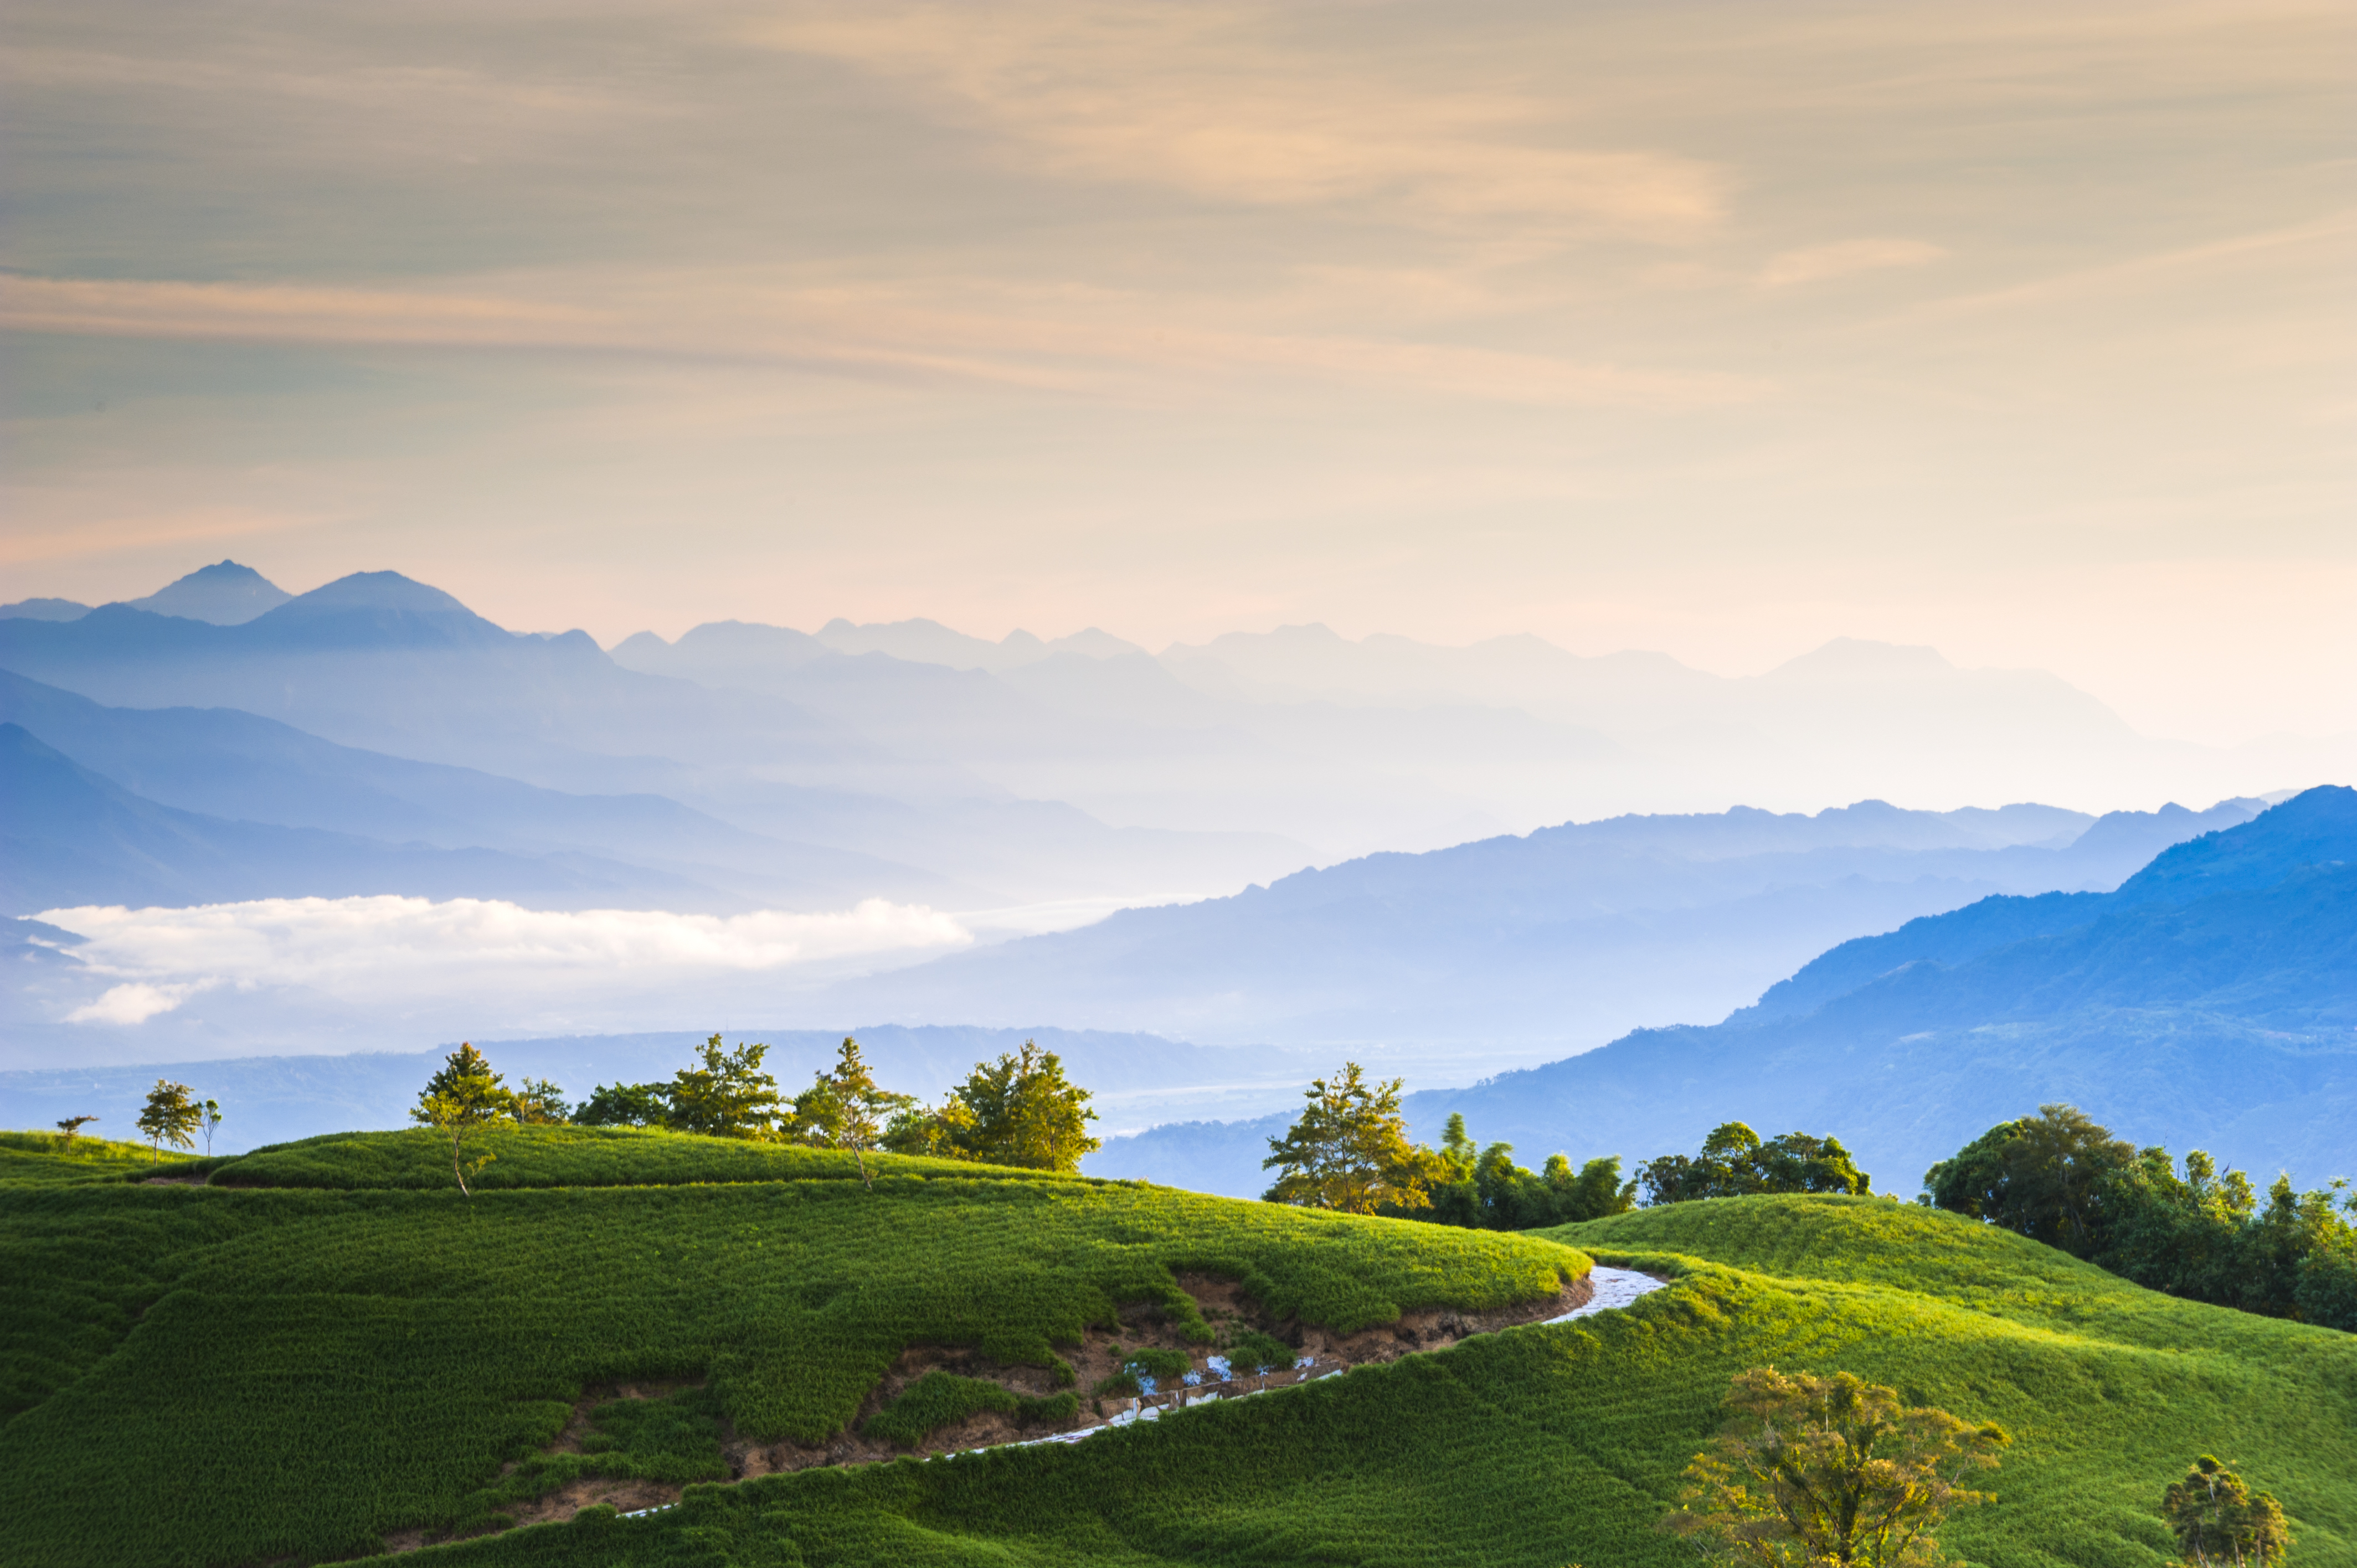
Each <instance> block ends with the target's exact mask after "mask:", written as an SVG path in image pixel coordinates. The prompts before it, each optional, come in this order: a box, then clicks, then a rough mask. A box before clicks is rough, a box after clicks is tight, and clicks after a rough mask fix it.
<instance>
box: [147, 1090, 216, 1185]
mask: <svg viewBox="0 0 2357 1568" xmlns="http://www.w3.org/2000/svg"><path fill="white" fill-rule="evenodd" d="M203 1116H204V1112H202V1111H200V1110H199V1109H198V1108H197V1105H196V1102H195V1101H192V1100H190V1099H189V1098H188V1085H187V1084H185V1083H172V1082H169V1081H167V1080H166V1079H160V1078H159V1079H156V1087H155V1088H153V1089H151V1090H148V1091H147V1104H146V1106H145V1109H143V1110H142V1111H141V1112H139V1123H138V1125H139V1130H140V1131H141V1132H142V1133H146V1134H147V1143H148V1146H149V1148H150V1149H151V1150H152V1151H153V1154H152V1155H151V1156H150V1162H149V1163H151V1164H152V1163H154V1161H155V1160H156V1159H161V1158H162V1157H163V1154H164V1145H165V1144H171V1145H172V1147H174V1148H176V1149H192V1148H195V1147H196V1139H195V1138H194V1137H193V1136H192V1135H191V1134H193V1133H195V1132H196V1130H197V1125H198V1123H199V1122H200V1121H201V1120H202V1119H203Z"/></svg>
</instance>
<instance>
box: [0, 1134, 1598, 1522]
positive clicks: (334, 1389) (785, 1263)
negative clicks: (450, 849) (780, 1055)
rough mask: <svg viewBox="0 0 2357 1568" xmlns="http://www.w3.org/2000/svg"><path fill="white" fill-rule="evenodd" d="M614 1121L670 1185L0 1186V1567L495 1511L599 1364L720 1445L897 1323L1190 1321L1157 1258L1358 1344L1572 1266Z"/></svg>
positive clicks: (986, 1348)
mask: <svg viewBox="0 0 2357 1568" xmlns="http://www.w3.org/2000/svg"><path fill="white" fill-rule="evenodd" d="M629 1137H630V1141H631V1142H632V1143H634V1144H636V1145H637V1147H636V1148H635V1149H634V1150H633V1151H632V1152H631V1155H630V1158H631V1159H632V1160H633V1161H635V1162H638V1163H639V1164H640V1165H641V1166H642V1167H643V1168H644V1169H646V1170H648V1171H650V1172H653V1173H657V1176H655V1177H653V1178H651V1179H664V1180H669V1181H671V1182H674V1183H679V1184H682V1185H670V1186H647V1187H612V1186H595V1185H585V1186H573V1187H525V1186H521V1185H519V1186H516V1187H510V1188H507V1189H496V1188H495V1189H492V1190H487V1191H484V1192H481V1193H480V1194H479V1196H477V1197H475V1198H474V1199H472V1200H471V1201H469V1200H467V1199H464V1198H461V1197H459V1196H458V1195H457V1192H456V1191H454V1190H447V1189H436V1190H419V1189H416V1188H414V1187H405V1186H400V1185H395V1186H390V1187H371V1186H364V1185H361V1179H360V1176H354V1175H353V1173H354V1172H355V1171H357V1172H360V1173H361V1174H362V1175H365V1174H367V1173H370V1172H373V1171H376V1170H379V1169H382V1170H385V1171H388V1172H390V1173H392V1174H391V1177H390V1178H389V1179H393V1180H396V1181H400V1180H405V1179H406V1177H405V1176H404V1175H403V1173H404V1172H405V1171H408V1170H409V1169H410V1164H409V1162H410V1161H411V1160H412V1159H413V1157H414V1156H413V1155H412V1153H411V1151H412V1150H413V1149H414V1148H415V1147H416V1146H417V1145H418V1144H422V1143H423V1140H422V1139H419V1138H414V1137H412V1136H410V1135H405V1134H380V1135H376V1136H374V1137H372V1138H371V1137H353V1138H347V1139H343V1140H339V1141H314V1142H312V1143H311V1144H304V1145H294V1146H292V1149H293V1150H294V1151H296V1153H298V1154H299V1160H296V1159H290V1158H289V1157H288V1151H280V1152H279V1153H278V1154H277V1155H252V1156H248V1157H247V1159H246V1160H241V1161H236V1162H228V1163H225V1164H223V1165H222V1166H221V1171H220V1172H219V1173H217V1174H218V1175H219V1176H220V1177H221V1178H222V1179H225V1180H234V1179H235V1174H236V1173H238V1172H240V1171H242V1170H245V1169H247V1168H248V1167H249V1164H250V1162H252V1163H254V1164H259V1165H261V1166H262V1168H264V1169H268V1168H270V1164H271V1162H273V1161H279V1162H281V1163H280V1164H279V1165H278V1166H277V1168H278V1169H279V1170H280V1171H281V1172H282V1173H285V1172H288V1171H292V1172H294V1173H296V1174H299V1175H301V1176H304V1177H305V1178H306V1179H307V1180H309V1181H311V1182H312V1183H314V1184H315V1185H311V1186H308V1187H268V1188H257V1187H234V1186H218V1185H217V1186H211V1187H146V1186H138V1185H130V1184H124V1183H117V1184H113V1185H59V1184H24V1185H16V1186H10V1187H0V1400H5V1403H0V1415H5V1417H7V1424H6V1425H5V1428H0V1521H5V1523H0V1563H9V1564H16V1563H24V1564H36V1563H38V1564H41V1565H43V1568H63V1565H67V1564H73V1563H93V1564H107V1565H110V1568H133V1565H144V1564H149V1563H187V1564H204V1565H212V1564H231V1563H254V1562H261V1561H267V1560H272V1559H278V1558H295V1559H305V1558H309V1559H320V1558H328V1557H332V1556H336V1555H339V1554H340V1555H350V1554H352V1553H355V1552H361V1551H365V1550H368V1549H370V1547H371V1543H372V1542H373V1541H376V1540H377V1539H378V1538H380V1537H381V1536H382V1535H383V1534H385V1533H386V1532H388V1531H391V1530H397V1529H402V1528H406V1527H414V1526H420V1525H436V1526H439V1525H447V1524H449V1523H453V1522H456V1521H457V1520H461V1519H464V1518H467V1517H470V1516H476V1515H479V1514H480V1513H482V1512H483V1511H485V1509H487V1508H491V1507H495V1506H496V1504H497V1503H498V1501H499V1500H500V1499H499V1498H498V1496H496V1495H495V1494H496V1493H497V1492H498V1491H499V1487H500V1482H499V1477H500V1468H501V1466H502V1465H503V1464H504V1463H506V1462H508V1461H511V1460H516V1459H521V1458H524V1457H525V1456H527V1455H532V1454H534V1453H536V1452H537V1451H539V1450H540V1449H542V1448H544V1446H545V1445H546V1444H548V1443H549V1442H550V1441H551V1440H552V1439H553V1438H554V1436H555V1434H557V1433H558V1431H559V1430H560V1429H561V1428H562V1427H563V1426H564V1424H565V1421H566V1419H567V1418H568V1417H569V1415H570V1414H571V1411H572V1404H573V1402H575V1401H576V1400H577V1399H578V1398H579V1397H580V1395H581V1393H582V1391H583V1390H584V1388H585V1387H588V1386H594V1385H597V1384H601V1383H606V1382H612V1381H619V1380H638V1379H662V1378H667V1377H668V1378H677V1379H703V1380H705V1388H706V1391H707V1393H708V1397H709V1399H710V1401H711V1402H712V1403H711V1406H710V1411H711V1413H712V1414H713V1415H714V1416H716V1418H719V1419H725V1420H726V1421H727V1422H729V1423H732V1424H733V1426H734V1428H735V1429H736V1431H737V1433H738V1434H742V1435H744V1436H746V1437H748V1438H750V1439H751V1440H753V1441H756V1442H768V1441H773V1440H776V1439H779V1438H793V1439H797V1440H801V1441H816V1440H819V1439H822V1438H824V1437H826V1436H828V1435H830V1434H834V1433H835V1432H837V1431H839V1430H841V1429H843V1428H844V1427H845V1424H846V1423H848V1422H850V1421H851V1420H852V1419H853V1418H854V1416H855V1415H856V1413H857V1411H858V1407H859V1405H860V1402H861V1401H862V1400H863V1399H864V1397H865V1396H866V1394H867V1392H868V1391H870V1390H871V1389H873V1388H874V1387H875V1386H876V1385H877V1382H878V1381H879V1380H880V1379H881V1378H882V1377H883V1375H884V1374H885V1372H886V1371H887V1369H888V1368H889V1367H890V1365H891V1364H892V1362H893V1361H894V1359H896V1358H897V1356H898V1355H899V1352H900V1350H901V1349H903V1348H906V1347H909V1346H911V1345H919V1344H938V1345H963V1346H972V1347H975V1348H979V1349H980V1350H981V1351H983V1352H984V1353H985V1354H986V1355H988V1356H990V1357H993V1358H996V1359H999V1360H1001V1361H1004V1362H1009V1363H1028V1364H1031V1365H1039V1366H1052V1365H1053V1364H1054V1362H1055V1359H1056V1357H1055V1351H1056V1347H1057V1346H1058V1345H1060V1344H1064V1345H1069V1344H1071V1343H1074V1342H1076V1341H1077V1340H1078V1339H1079V1337H1080V1335H1081V1332H1082V1328H1083V1326H1086V1325H1088V1324H1091V1323H1099V1324H1111V1323H1113V1322H1114V1321H1115V1320H1116V1308H1117V1306H1118V1305H1120V1304H1122V1303H1126V1302H1139V1301H1146V1302H1157V1303H1160V1304H1162V1305H1163V1306H1164V1307H1165V1309H1166V1311H1167V1312H1168V1314H1169V1315H1170V1316H1172V1317H1173V1318H1175V1319H1176V1320H1178V1322H1179V1324H1180V1325H1181V1326H1192V1327H1193V1328H1195V1329H1198V1330H1200V1332H1201V1333H1202V1334H1203V1335H1204V1336H1205V1337H1208V1336H1209V1329H1208V1326H1204V1325H1202V1323H1201V1320H1200V1317H1199V1316H1197V1314H1196V1308H1195V1305H1194V1303H1193V1301H1192V1300H1191V1298H1189V1296H1188V1295H1187V1294H1185V1293H1184V1292H1182V1291H1180V1290H1179V1288H1178V1286H1177V1284H1176V1283H1175V1278H1174V1275H1175V1273H1176V1272H1178V1271H1182V1270H1201V1271H1205V1272H1208V1273H1217V1274H1222V1275H1226V1276H1229V1277H1232V1278H1237V1279H1240V1280H1242V1281H1243V1282H1245V1283H1246V1286H1247V1288H1248V1289H1250V1290H1251V1291H1252V1292H1253V1293H1254V1295H1256V1296H1257V1297H1259V1298H1260V1299H1261V1300H1262V1301H1264V1302H1265V1303H1266V1304H1267V1305H1269V1306H1270V1307H1271V1308H1272V1309H1273V1310H1275V1311H1276V1312H1279V1313H1297V1314H1298V1315H1299V1316H1301V1317H1302V1318H1303V1319H1304V1320H1306V1321H1309V1322H1316V1323H1321V1324H1325V1325H1328V1326H1331V1327H1333V1328H1335V1329H1337V1330H1339V1331H1341V1332H1350V1331H1351V1330H1353V1329H1355V1328H1358V1327H1361V1326H1367V1325H1371V1324H1374V1323H1380V1322H1386V1321H1389V1320H1391V1319H1392V1318H1394V1316H1397V1315H1398V1314H1399V1313H1400V1312H1401V1311H1403V1310H1406V1309H1413V1308H1417V1307H1424V1306H1440V1305H1456V1306H1461V1307H1467V1308H1473V1309H1480V1308H1485V1307H1496V1306H1501V1305H1508V1304H1510V1303H1512V1302H1517V1301H1526V1300H1531V1299H1534V1298H1536V1297H1539V1296H1542V1295H1544V1294H1550V1293H1552V1292H1554V1291H1555V1289H1557V1288H1558V1286H1559V1285H1560V1283H1561V1282H1562V1280H1563V1279H1564V1278H1565V1277H1566V1275H1575V1276H1576V1275H1577V1273H1578V1272H1580V1271H1582V1270H1584V1269H1585V1268H1586V1266H1587V1260H1586V1259H1585V1257H1584V1256H1583V1255H1581V1254H1580V1253H1578V1252H1577V1251H1574V1250H1572V1249H1570V1248H1568V1247H1566V1246H1565V1245H1563V1244H1562V1243H1560V1242H1557V1241H1554V1240H1546V1239H1543V1238H1537V1237H1532V1236H1526V1235H1502V1234H1496V1233H1486V1232H1473V1231H1461V1230H1435V1229H1434V1228H1431V1227H1426V1226H1420V1225H1416V1224H1413V1223H1409V1222H1405V1221H1391V1220H1354V1219H1343V1218H1340V1217H1338V1216H1330V1215H1320V1214H1312V1213H1307V1212H1303V1211H1300V1210H1295V1209H1286V1208H1276V1207H1274V1206H1270V1205H1263V1204H1253V1203H1238V1202H1233V1201H1230V1200H1227V1199H1222V1198H1212V1197H1200V1196H1197V1195H1194V1194H1189V1193H1181V1192H1174V1191H1170V1190H1168V1189H1162V1188H1153V1187H1140V1186H1134V1185H1128V1184H1120V1183H1102V1182H1091V1181H1082V1180H1075V1179H1049V1178H1032V1179H1017V1173H1009V1172H989V1171H977V1170H975V1169H974V1167H970V1166H954V1165H951V1166H941V1165H937V1164H936V1163H934V1162H907V1161H891V1162H887V1164H886V1166H885V1172H886V1174H884V1175H882V1176H879V1177H878V1178H877V1183H876V1188H875V1191H874V1192H873V1193H870V1192H867V1191H866V1190H864V1189H863V1188H862V1187H861V1186H860V1184H859V1183H858V1182H857V1180H856V1178H849V1177H847V1176H845V1174H844V1171H843V1168H842V1167H841V1166H839V1165H837V1166H830V1165H824V1164H823V1163H813V1161H799V1162H798V1161H795V1160H793V1159H791V1158H788V1159H783V1160H780V1162H779V1163H778V1164H777V1165H773V1166H772V1167H770V1168H771V1170H772V1171H773V1173H775V1172H790V1171H799V1172H804V1173H807V1175H806V1176H804V1179H777V1178H776V1176H775V1175H774V1174H773V1176H772V1177H771V1178H770V1179H767V1180H753V1179H746V1178H745V1177H744V1176H743V1175H742V1168H741V1167H740V1166H738V1165H732V1164H731V1163H730V1161H731V1160H733V1159H734V1158H736V1156H737V1151H736V1150H735V1149H733V1148H723V1149H722V1150H721V1151H720V1155H721V1157H719V1158H718V1159H716V1160H713V1162H712V1164H711V1165H709V1167H708V1169H709V1170H710V1172H712V1173H713V1174H722V1175H725V1176H726V1180H725V1181H724V1182H719V1183H711V1184H705V1185H694V1184H693V1181H694V1167H695V1166H696V1164H697V1162H698V1161H699V1160H705V1159H707V1158H708V1157H709V1156H710V1155H711V1144H710V1141H708V1140H693V1139H672V1140H670V1141H669V1143H668V1144H666V1143H665V1138H666V1135H663V1134H632V1135H629ZM608 1147H609V1144H608V1141H606V1140H597V1141H592V1142H588V1143H581V1142H577V1141H574V1140H569V1139H566V1138H563V1137H556V1136H542V1137H538V1138H535V1137H533V1136H530V1135H522V1136H519V1138H518V1139H517V1141H516V1143H515V1144H514V1146H513V1147H512V1148H511V1149H503V1157H502V1159H501V1161H500V1164H498V1165H492V1166H491V1167H490V1171H499V1170H500V1168H501V1166H502V1165H504V1166H506V1167H507V1169H508V1171H509V1173H510V1175H511V1179H514V1180H517V1181H519V1182H522V1180H524V1179H527V1178H528V1177H529V1176H530V1175H531V1168H532V1166H533V1162H534V1161H535V1160H537V1159H540V1158H541V1157H543V1156H547V1157H548V1158H549V1159H550V1160H552V1161H554V1160H557V1159H559V1158H570V1157H573V1155H574V1154H576V1153H578V1152H579V1151H580V1150H584V1149H587V1150H588V1151H590V1155H591V1156H594V1158H592V1161H591V1165H590V1168H592V1169H593V1170H597V1171H602V1170H606V1169H608V1168H609V1165H608V1157H607V1151H608ZM759 1153H761V1154H764V1155H768V1154H772V1153H775V1154H784V1153H785V1152H784V1151H759ZM823 1158H824V1157H823V1156H819V1157H816V1159H817V1160H818V1161H821V1162H823ZM339 1161H340V1162H344V1175H343V1176H340V1177H339V1176H338V1174H337V1172H338V1162H339ZM912 1167H913V1168H912ZM550 1168H551V1169H560V1168H561V1167H560V1166H557V1165H551V1167H550ZM486 1174H487V1175H488V1174H490V1172H488V1171H487V1173H486ZM545 1174H546V1173H545V1172H544V1175H545ZM613 1452H616V1453H618V1454H620V1455H624V1456H628V1455H630V1447H629V1444H623V1446H622V1447H621V1448H620V1449H618V1450H614V1451H613ZM658 1452H664V1453H668V1452H671V1450H669V1449H661V1450H658ZM674 1457H679V1458H681V1459H682V1462H688V1461H692V1460H694V1458H695V1455H694V1454H684V1455H674ZM618 1462H619V1461H618ZM634 1462H635V1461H634ZM650 1462H651V1461H650ZM486 1488H491V1491H490V1493H487V1492H486V1490H485V1489H486ZM522 1533H530V1532H529V1531H526V1532H522Z"/></svg>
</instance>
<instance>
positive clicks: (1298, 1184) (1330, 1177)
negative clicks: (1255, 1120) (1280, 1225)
mask: <svg viewBox="0 0 2357 1568" xmlns="http://www.w3.org/2000/svg"><path fill="white" fill-rule="evenodd" d="M1400 1090H1401V1080H1400V1079H1392V1080H1391V1081H1390V1082H1389V1083H1370V1082H1368V1081H1367V1079H1366V1075H1365V1074H1364V1072H1362V1071H1361V1069H1360V1067H1359V1064H1358V1063H1357V1062H1346V1063H1344V1064H1343V1067H1342V1071H1341V1072H1340V1074H1339V1075H1338V1076H1336V1077H1335V1078H1334V1079H1332V1080H1331V1081H1330V1082H1329V1080H1328V1079H1322V1078H1321V1079H1315V1080H1313V1081H1312V1082H1311V1084H1310V1085H1309V1090H1308V1104H1306V1105H1304V1106H1303V1107H1302V1111H1301V1120H1299V1121H1298V1122H1295V1123H1294V1124H1293V1125H1292V1126H1291V1127H1289V1128H1287V1129H1286V1134H1285V1136H1284V1137H1282V1138H1271V1139H1270V1140H1269V1141H1268V1148H1269V1155H1268V1158H1266V1159H1265V1160H1263V1161H1261V1168H1262V1169H1264V1170H1275V1172H1276V1173H1277V1177H1276V1185H1275V1186H1274V1187H1270V1188H1269V1189H1268V1191H1267V1192H1266V1193H1265V1194H1263V1196H1264V1197H1266V1198H1267V1199H1268V1200H1269V1201H1270V1202H1273V1203H1292V1204H1299V1205H1302V1206H1303V1207H1306V1208H1331V1209H1335V1210H1337V1211H1339V1212H1340V1213H1343V1214H1372V1213H1374V1212H1375V1211H1376V1210H1377V1209H1378V1208H1394V1209H1411V1210H1412V1209H1420V1208H1430V1207H1431V1205H1432V1198H1431V1197H1430V1194H1429V1190H1428V1189H1429V1187H1430V1186H1431V1184H1432V1181H1433V1179H1434V1178H1435V1176H1437V1175H1439V1174H1441V1166H1440V1162H1439V1160H1438V1158H1437V1156H1435V1155H1433V1153H1432V1151H1430V1150H1429V1149H1421V1148H1418V1147H1416V1146H1415V1144H1412V1143H1410V1142H1409V1141H1408V1135H1407V1120H1406V1118H1405V1116H1403V1115H1402V1114H1401V1113H1400Z"/></svg>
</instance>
